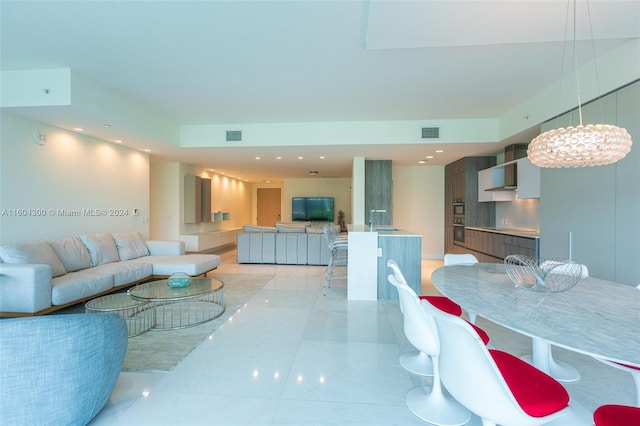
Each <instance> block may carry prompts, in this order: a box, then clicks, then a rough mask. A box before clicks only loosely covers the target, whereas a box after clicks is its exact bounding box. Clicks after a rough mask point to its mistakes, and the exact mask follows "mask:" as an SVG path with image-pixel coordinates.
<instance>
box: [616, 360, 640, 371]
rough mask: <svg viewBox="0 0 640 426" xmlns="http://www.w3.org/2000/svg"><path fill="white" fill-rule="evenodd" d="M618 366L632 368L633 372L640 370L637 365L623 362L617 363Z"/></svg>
mask: <svg viewBox="0 0 640 426" xmlns="http://www.w3.org/2000/svg"><path fill="white" fill-rule="evenodd" d="M616 364H618V365H621V366H623V367H626V368H631V369H633V370H640V367H636V366H635V365H628V364H623V363H621V362H616Z"/></svg>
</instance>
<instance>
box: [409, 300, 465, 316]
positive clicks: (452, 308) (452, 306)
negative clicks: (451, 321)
mask: <svg viewBox="0 0 640 426" xmlns="http://www.w3.org/2000/svg"><path fill="white" fill-rule="evenodd" d="M419 297H420V300H426V301H428V302H429V303H431V304H432V305H433V306H435V307H436V308H438V309H440V310H441V311H444V312H446V313H448V314H451V315H455V316H457V317H459V316H460V315H462V308H461V307H460V306H458V305H457V304H456V303H455V302H454V301H452V300H451V299H449V298H447V297H444V296H419Z"/></svg>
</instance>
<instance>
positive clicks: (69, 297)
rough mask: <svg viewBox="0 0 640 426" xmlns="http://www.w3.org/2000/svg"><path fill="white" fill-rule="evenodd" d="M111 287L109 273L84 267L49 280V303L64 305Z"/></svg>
mask: <svg viewBox="0 0 640 426" xmlns="http://www.w3.org/2000/svg"><path fill="white" fill-rule="evenodd" d="M111 288H113V277H112V276H111V275H109V274H105V273H100V272H96V271H94V269H93V268H90V269H84V270H82V271H78V272H74V273H72V274H66V275H62V276H60V277H57V278H54V279H52V280H51V304H52V305H64V304H65V303H69V302H73V301H76V300H81V299H85V298H87V297H90V296H93V295H94V294H98V293H102V292H103V291H107V290H109V289H111Z"/></svg>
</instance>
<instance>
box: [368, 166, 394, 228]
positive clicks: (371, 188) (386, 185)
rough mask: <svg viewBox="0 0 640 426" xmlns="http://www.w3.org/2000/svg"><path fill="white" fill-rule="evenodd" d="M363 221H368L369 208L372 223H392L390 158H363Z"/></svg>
mask: <svg viewBox="0 0 640 426" xmlns="http://www.w3.org/2000/svg"><path fill="white" fill-rule="evenodd" d="M364 179H365V188H364V214H365V217H364V223H366V224H368V223H369V215H370V212H371V210H386V212H384V213H383V212H380V213H375V214H374V216H373V223H374V225H393V180H392V169H391V160H365V162H364Z"/></svg>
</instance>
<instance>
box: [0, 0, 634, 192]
mask: <svg viewBox="0 0 640 426" xmlns="http://www.w3.org/2000/svg"><path fill="white" fill-rule="evenodd" d="M585 5H586V3H585V1H584V0H579V1H578V15H577V19H578V24H577V25H576V28H577V39H578V40H579V44H585V45H587V46H589V49H591V42H590V41H587V42H584V43H583V42H580V40H583V39H584V40H591V34H589V32H588V31H587V32H586V33H585V31H584V29H586V28H589V26H588V24H587V22H588V19H589V17H588V15H587V14H586V13H587V12H586V11H587V8H586V7H585ZM589 5H590V12H591V16H590V18H591V22H592V26H591V28H592V30H593V39H594V40H595V47H596V49H597V51H598V52H599V53H602V52H606V51H607V50H608V49H612V48H614V47H616V46H618V45H619V44H620V43H622V42H624V40H625V39H629V38H637V37H639V36H640V1H617V0H605V1H590V2H589ZM566 11H567V2H565V1H562V0H552V1H540V0H538V1H524V0H511V1H478V0H476V1H427V0H424V1H372V2H369V1H303V0H297V1H43V2H36V1H7V0H2V1H1V2H0V19H1V29H0V37H1V40H0V41H1V56H0V60H1V67H2V70H3V71H6V70H29V69H47V68H70V69H71V70H72V71H73V72H74V73H79V74H81V75H83V76H85V77H87V78H89V79H91V80H92V81H94V82H95V83H97V84H98V85H100V86H104V87H105V88H109V89H112V90H114V91H116V92H119V93H121V94H123V96H125V97H126V99H127V102H131V103H132V104H136V105H137V106H138V107H142V108H145V109H146V110H148V111H149V112H150V113H153V114H156V115H157V116H159V117H165V118H166V121H167V122H168V123H173V124H175V126H179V125H182V124H192V125H194V124H225V125H229V126H232V125H241V124H243V123H299V122H303V123H309V122H335V121H351V122H367V121H393V120H433V119H473V118H492V117H500V116H502V115H504V114H505V113H506V112H507V111H509V110H510V109H512V108H513V107H514V106H516V105H518V104H520V103H521V102H523V101H524V100H526V99H529V98H531V97H533V96H534V95H535V94H537V93H539V92H541V91H542V90H544V89H546V88H548V87H550V86H551V85H552V84H553V83H554V82H555V81H556V80H557V79H558V77H559V73H560V59H561V58H562V52H563V45H564V43H563V40H566V39H567V37H566V36H565V27H566V26H565V17H566ZM569 31H572V30H571V29H570V30H569ZM569 37H571V34H569ZM583 61H586V59H585V60H583ZM85 95H86V94H85ZM83 98H86V99H89V100H88V101H87V100H86V99H84V100H83V101H82V102H92V103H95V104H96V105H100V108H98V109H96V110H100V111H109V108H110V106H111V105H110V102H109V101H108V100H107V99H104V98H101V97H100V96H97V95H96V96H95V97H94V98H92V97H91V96H83ZM82 102H78V103H76V104H74V101H73V100H72V105H71V106H69V107H55V108H52V107H48V108H38V107H22V108H11V109H10V110H11V111H13V112H15V113H18V114H22V115H25V116H28V117H31V118H34V119H37V120H39V121H44V122H46V123H49V124H52V125H55V126H58V127H61V128H66V129H73V127H83V128H85V132H86V133H87V134H90V135H92V136H95V137H98V138H102V139H105V140H113V139H114V138H120V139H123V140H124V141H125V144H129V145H130V146H132V147H134V148H136V149H142V148H144V147H149V148H151V152H152V159H154V160H162V159H174V160H177V161H184V162H188V163H192V164H196V165H199V166H202V167H206V168H213V169H216V170H218V171H221V172H224V173H227V174H230V175H234V176H237V177H241V178H247V179H249V180H252V181H260V180H263V179H271V180H278V179H282V178H286V177H302V176H304V177H307V176H308V172H309V171H310V170H318V171H319V174H318V175H319V176H321V177H334V176H345V177H346V176H350V170H351V164H352V158H353V157H354V156H365V157H367V158H371V159H382V158H384V159H392V160H394V162H395V163H396V164H416V163H417V159H421V158H424V157H425V155H427V154H428V153H430V152H431V151H433V150H435V149H437V148H442V149H444V150H445V152H444V153H442V154H438V155H436V158H434V159H433V160H430V162H428V163H427V164H438V165H440V164H446V163H448V162H450V161H453V160H455V159H457V158H459V157H461V156H464V155H482V154H488V153H495V152H497V151H499V150H500V149H501V147H503V146H504V145H506V144H507V143H510V142H511V141H512V140H515V141H519V142H522V141H528V140H530V137H531V135H533V134H535V132H536V129H535V127H534V128H533V129H532V130H531V131H529V132H527V133H526V134H525V135H523V136H521V137H515V138H513V139H512V140H505V141H496V142H495V143H492V144H478V143H474V144H465V143H461V144H455V145H452V144H442V146H441V145H439V144H430V145H429V149H430V152H426V151H425V147H424V146H416V145H415V144H414V145H353V146H351V145H350V146H313V147H309V146H305V145H304V141H301V142H300V145H299V146H288V147H285V146H281V147H279V146H273V147H262V148H258V147H240V148H179V147H178V146H177V145H176V143H177V141H171V140H166V139H163V138H161V137H157V136H151V135H149V134H145V133H144V131H143V130H142V129H141V128H138V129H137V128H136V127H135V124H133V125H131V126H128V127H126V128H125V126H123V127H122V129H119V128H118V126H117V125H113V124H112V127H111V128H108V129H107V128H104V127H103V126H102V124H104V123H106V122H109V121H111V120H112V119H113V118H108V117H116V116H117V113H118V111H115V110H116V109H117V108H118V107H119V106H116V104H115V103H114V106H113V108H112V109H113V111H110V113H111V114H112V115H111V116H110V115H109V113H106V112H105V113H104V115H105V116H107V117H105V116H98V115H97V114H91V113H89V112H87V111H93V110H92V109H91V108H90V107H89V105H87V104H83V103H82ZM110 124H111V123H110ZM532 124H535V123H532ZM117 132H121V133H120V134H117ZM527 138H529V139H527ZM256 156H260V157H261V159H260V160H255V157H256ZM276 156H281V157H282V159H281V160H276V159H275V157H276ZM298 156H304V160H297V157H298ZM320 156H325V159H323V160H321V159H319V157H320Z"/></svg>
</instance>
